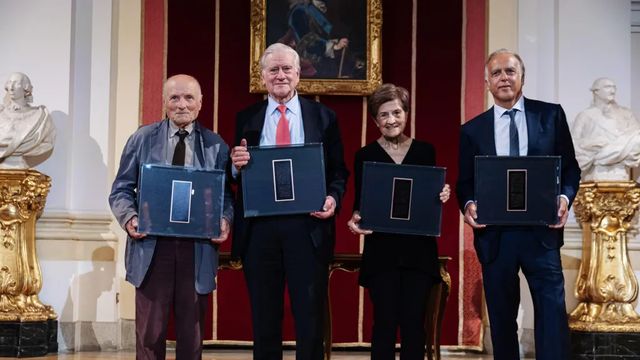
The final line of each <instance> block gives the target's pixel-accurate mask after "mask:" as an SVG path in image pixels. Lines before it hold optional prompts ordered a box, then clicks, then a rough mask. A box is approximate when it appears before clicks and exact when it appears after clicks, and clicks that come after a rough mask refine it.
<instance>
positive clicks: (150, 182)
mask: <svg viewBox="0 0 640 360" xmlns="http://www.w3.org/2000/svg"><path fill="white" fill-rule="evenodd" d="M224 180H225V172H224V171H223V170H202V169H195V168H192V167H183V166H170V165H159V164H144V165H142V167H141V168H140V180H139V183H138V231H139V232H141V233H144V234H150V235H160V236H172V237H179V238H204V239H211V238H216V237H218V236H220V220H221V218H222V207H223V202H224Z"/></svg>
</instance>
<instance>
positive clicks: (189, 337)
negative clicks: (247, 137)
mask: <svg viewBox="0 0 640 360" xmlns="http://www.w3.org/2000/svg"><path fill="white" fill-rule="evenodd" d="M163 102H164V107H165V112H166V114H167V119H164V120H162V121H159V122H156V123H153V124H150V125H146V126H142V127H141V128H139V129H138V130H137V131H136V132H135V133H134V134H133V135H131V137H130V138H129V140H128V141H127V144H126V145H125V148H124V150H123V151H122V157H121V159H120V167H119V169H118V174H117V175H116V178H115V180H114V182H113V186H112V188H111V195H110V196H109V204H110V205H111V211H112V212H113V215H114V216H115V217H116V220H117V221H118V223H119V224H120V226H122V228H123V229H125V231H126V232H127V235H128V236H127V248H126V251H125V266H126V270H127V275H126V278H127V281H129V282H130V283H131V284H133V285H134V286H135V287H136V357H137V358H139V359H164V358H165V349H166V334H167V323H168V320H169V310H170V307H172V309H173V311H174V314H175V329H176V357H177V358H178V359H199V358H200V357H201V356H202V340H203V337H204V325H205V323H204V316H205V310H206V309H207V297H208V294H209V293H210V292H212V291H213V290H214V289H215V286H216V284H215V276H216V272H217V267H218V244H219V243H221V242H223V241H225V240H226V238H227V236H228V235H229V229H230V225H231V220H232V219H233V205H232V202H233V198H232V195H231V192H230V187H229V186H228V184H227V187H226V190H225V194H224V205H223V219H222V220H221V235H220V237H219V238H216V239H211V240H205V239H183V238H176V237H164V236H153V235H148V236H147V235H145V234H141V233H139V232H138V204H137V201H136V199H137V196H136V192H137V190H138V175H139V171H140V166H141V165H142V164H173V165H182V166H192V167H195V168H199V169H225V168H226V165H227V162H228V159H229V147H228V146H227V144H225V142H224V141H223V140H222V138H221V137H220V136H219V135H217V134H215V133H213V132H212V131H211V130H209V129H207V128H204V127H202V126H200V124H198V122H197V121H196V119H197V117H198V113H199V112H200V108H201V107H202V92H201V90H200V84H198V81H197V80H196V79H194V78H193V77H191V76H188V75H176V76H172V77H171V78H169V79H168V80H167V81H166V83H165V85H164V91H163ZM167 206H169V204H167Z"/></svg>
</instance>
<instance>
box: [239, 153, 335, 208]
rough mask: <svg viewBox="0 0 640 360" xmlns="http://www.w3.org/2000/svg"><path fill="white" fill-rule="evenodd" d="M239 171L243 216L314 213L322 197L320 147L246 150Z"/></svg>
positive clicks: (322, 203) (322, 175)
mask: <svg viewBox="0 0 640 360" xmlns="http://www.w3.org/2000/svg"><path fill="white" fill-rule="evenodd" d="M249 153H250V154H251V160H250V161H249V163H248V164H247V166H245V167H244V168H243V169H242V192H243V195H244V199H243V200H244V216H245V217H256V216H269V215H288V214H303V213H310V212H313V211H318V210H320V209H321V208H322V206H323V205H324V200H325V197H326V187H325V178H324V177H325V173H324V154H323V151H322V144H304V145H290V146H259V147H258V146H256V147H249Z"/></svg>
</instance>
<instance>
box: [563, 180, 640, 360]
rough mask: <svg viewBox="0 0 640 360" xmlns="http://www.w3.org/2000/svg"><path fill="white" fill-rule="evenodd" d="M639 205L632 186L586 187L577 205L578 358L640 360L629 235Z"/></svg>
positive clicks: (573, 324)
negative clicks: (632, 359)
mask: <svg viewBox="0 0 640 360" xmlns="http://www.w3.org/2000/svg"><path fill="white" fill-rule="evenodd" d="M639 205H640V188H638V184H636V183H635V182H634V181H620V182H584V183H582V184H580V191H579V192H578V196H577V197H576V200H575V202H574V211H575V214H576V218H577V219H578V220H579V221H580V223H581V224H582V263H581V264H580V270H579V273H578V277H577V280H576V286H575V295H576V297H577V298H578V301H579V304H578V306H577V307H576V308H575V309H574V310H573V311H572V312H571V314H570V315H569V327H570V328H571V331H572V347H573V350H574V351H573V352H574V355H576V356H584V355H587V356H589V355H615V354H625V355H630V356H639V357H640V333H639V332H640V316H638V314H637V313H636V311H635V310H634V307H633V302H634V301H635V300H636V298H637V297H638V281H637V279H636V276H635V273H634V272H633V269H632V268H631V263H630V261H629V254H628V251H627V233H628V231H629V229H630V228H631V226H632V220H633V218H634V216H635V214H636V211H637V209H638V206H639Z"/></svg>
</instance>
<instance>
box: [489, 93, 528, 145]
mask: <svg viewBox="0 0 640 360" xmlns="http://www.w3.org/2000/svg"><path fill="white" fill-rule="evenodd" d="M511 109H517V110H518V111H516V117H515V121H516V127H517V128H518V141H519V143H520V155H521V156H526V155H527V153H528V151H529V138H528V135H529V134H528V133H527V118H526V116H525V113H524V97H522V96H520V99H518V101H517V102H516V103H515V105H513V107H512V108H511ZM511 109H505V108H503V107H502V106H499V105H494V106H493V127H494V129H495V130H494V137H495V142H496V155H498V156H509V122H510V121H511V119H510V118H509V115H507V114H505V111H507V110H511Z"/></svg>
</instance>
